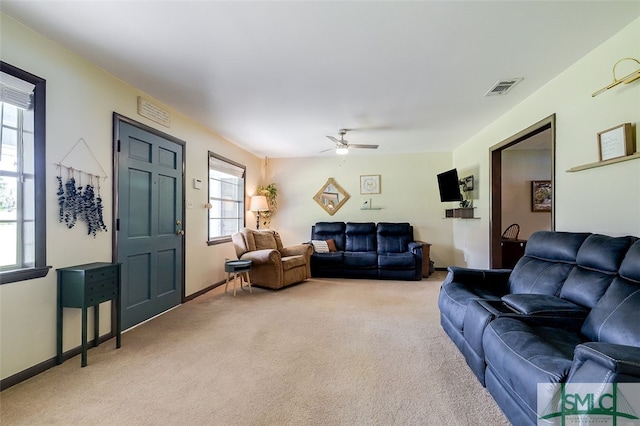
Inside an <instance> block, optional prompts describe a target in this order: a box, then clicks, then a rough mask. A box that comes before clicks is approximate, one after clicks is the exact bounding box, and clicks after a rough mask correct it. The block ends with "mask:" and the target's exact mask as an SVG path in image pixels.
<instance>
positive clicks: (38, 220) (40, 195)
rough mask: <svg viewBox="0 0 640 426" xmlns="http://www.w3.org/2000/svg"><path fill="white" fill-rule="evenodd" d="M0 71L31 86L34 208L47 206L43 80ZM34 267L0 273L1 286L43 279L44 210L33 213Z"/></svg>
mask: <svg viewBox="0 0 640 426" xmlns="http://www.w3.org/2000/svg"><path fill="white" fill-rule="evenodd" d="M0 71H2V72H4V73H6V74H9V75H12V76H14V77H16V78H19V79H21V80H23V81H26V82H28V83H31V84H33V85H34V86H35V87H34V89H33V151H34V160H33V161H34V164H33V170H34V174H35V176H34V205H35V206H45V205H46V80H44V79H43V78H40V77H37V76H35V75H33V74H31V73H29V72H27V71H24V70H22V69H20V68H17V67H14V66H13V65H10V64H8V63H6V62H3V61H0ZM34 221H35V224H34V244H35V247H34V263H35V264H34V266H31V267H26V268H20V269H14V270H10V271H1V272H0V284H8V283H13V282H17V281H25V280H30V279H35V278H42V277H44V276H46V275H47V274H48V273H49V269H51V266H47V241H46V235H47V222H46V209H45V208H36V209H35V211H34Z"/></svg>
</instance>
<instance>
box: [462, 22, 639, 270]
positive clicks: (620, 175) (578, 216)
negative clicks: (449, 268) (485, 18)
mask: <svg viewBox="0 0 640 426" xmlns="http://www.w3.org/2000/svg"><path fill="white" fill-rule="evenodd" d="M630 56H631V57H635V58H638V57H640V18H639V19H636V20H635V21H634V22H633V23H632V24H630V25H629V26H627V27H626V28H624V29H622V30H621V31H620V32H619V33H618V34H616V35H615V36H614V37H612V38H611V39H609V40H608V41H606V42H605V43H603V44H602V45H601V46H599V47H598V48H596V49H595V50H593V51H592V52H591V53H589V54H588V55H586V56H585V57H584V58H582V59H581V60H579V61H578V62H576V63H575V64H574V65H572V66H571V67H570V68H568V69H567V70H565V71H564V72H563V73H562V74H560V75H559V76H558V77H556V78H554V79H553V80H552V81H551V82H549V83H548V84H546V85H545V86H544V87H542V88H541V89H540V90H539V91H538V92H536V93H535V94H533V95H532V96H530V97H529V98H527V99H526V100H524V101H523V102H522V103H520V104H519V105H518V106H516V107H515V108H513V109H512V110H511V111H509V112H508V113H507V114H505V115H504V116H502V117H501V118H500V119H498V120H497V121H495V122H494V123H492V124H491V125H489V126H488V127H486V128H485V129H483V130H482V131H481V132H479V133H478V134H477V135H475V136H474V137H473V138H471V139H470V140H469V141H467V142H466V143H465V144H463V145H462V146H460V147H459V148H458V149H456V150H454V152H453V164H454V165H455V166H456V167H458V168H464V167H469V168H477V169H478V170H479V179H478V182H479V187H478V191H479V201H478V202H477V203H476V204H475V205H476V206H477V207H478V209H477V211H478V214H479V216H480V217H482V220H480V221H475V222H473V223H471V222H468V221H467V222H464V223H463V222H460V221H458V222H454V246H455V250H456V252H457V253H460V252H462V251H463V250H464V249H465V248H466V250H467V251H468V252H469V256H468V260H469V265H470V266H473V267H487V266H488V265H489V251H488V247H489V201H490V200H489V189H490V186H489V148H490V147H491V146H493V145H495V144H497V143H499V142H501V141H503V140H505V139H507V138H509V137H510V136H512V135H514V134H516V133H518V132H519V131H521V130H523V129H525V128H527V127H529V126H531V125H533V124H535V123H537V122H538V121H539V120H541V119H543V118H545V117H548V116H550V115H551V114H554V113H555V114H556V165H555V171H556V180H555V188H554V189H555V193H556V205H555V207H556V230H560V231H590V232H599V233H604V234H609V235H626V234H631V235H639V236H640V159H638V160H632V161H627V162H623V163H619V164H614V165H609V166H605V167H599V168H594V169H590V170H586V171H582V172H577V173H568V172H567V169H569V168H571V167H574V166H578V165H581V164H585V163H591V162H594V161H597V160H598V151H597V142H596V134H597V133H598V132H600V131H602V130H605V129H608V128H610V127H613V126H616V125H619V124H622V123H633V124H634V125H636V127H635V133H636V140H638V139H640V138H639V137H638V126H637V124H638V122H639V121H640V81H638V80H636V81H635V82H634V83H631V84H628V85H619V86H618V87H615V88H613V89H611V90H610V91H608V92H605V93H603V94H601V95H599V96H597V97H595V98H592V97H591V94H592V93H593V92H595V91H596V90H598V89H600V88H601V87H604V86H605V85H607V84H609V83H610V82H611V69H612V67H613V64H615V63H616V61H618V60H619V59H621V58H624V57H630ZM625 66H626V64H625ZM619 68H620V69H619V70H618V72H619V74H620V75H621V76H622V75H626V74H627V73H629V72H631V71H632V70H633V68H631V69H626V68H625V70H622V66H620V67H619ZM525 78H526V76H525ZM461 260H462V259H461V257H458V258H457V259H456V263H458V262H460V261H461Z"/></svg>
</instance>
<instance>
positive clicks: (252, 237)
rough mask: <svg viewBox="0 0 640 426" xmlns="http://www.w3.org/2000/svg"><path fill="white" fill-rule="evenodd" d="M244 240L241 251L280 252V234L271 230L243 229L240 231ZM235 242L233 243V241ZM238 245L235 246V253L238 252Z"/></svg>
mask: <svg viewBox="0 0 640 426" xmlns="http://www.w3.org/2000/svg"><path fill="white" fill-rule="evenodd" d="M240 234H241V235H242V237H243V239H244V246H245V247H243V248H241V250H243V249H245V252H247V251H256V250H265V249H270V250H278V251H280V250H282V240H281V239H280V234H278V233H277V232H276V231H273V230H265V231H254V230H252V229H248V228H243V229H242V231H240ZM234 242H235V241H234ZM237 247H238V245H237V244H236V253H237V252H238V248H237Z"/></svg>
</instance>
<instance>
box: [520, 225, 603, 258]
mask: <svg viewBox="0 0 640 426" xmlns="http://www.w3.org/2000/svg"><path fill="white" fill-rule="evenodd" d="M589 235H591V234H590V233H588V232H584V233H581V232H553V231H538V232H535V233H534V234H533V235H531V236H530V237H529V240H528V241H527V247H526V248H525V253H524V254H525V256H529V257H534V258H537V259H540V260H546V261H550V262H568V263H575V261H576V256H577V255H578V250H579V249H580V246H581V245H582V243H583V242H584V240H586V239H587V237H588V236H589Z"/></svg>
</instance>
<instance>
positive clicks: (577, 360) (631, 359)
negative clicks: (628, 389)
mask: <svg viewBox="0 0 640 426" xmlns="http://www.w3.org/2000/svg"><path fill="white" fill-rule="evenodd" d="M603 375H604V377H606V378H608V379H607V380H606V381H607V382H611V381H621V382H623V381H624V382H628V381H631V380H628V379H630V378H635V381H640V348H639V347H637V346H625V345H616V344H613V343H602V342H588V343H583V344H581V345H578V346H576V350H575V352H574V357H573V365H572V367H571V372H570V373H569V379H568V381H569V382H574V383H580V382H582V381H584V383H590V382H593V380H596V382H595V383H600V380H601V379H602V377H603ZM588 379H590V381H589V380H588ZM585 380H587V381H585Z"/></svg>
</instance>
